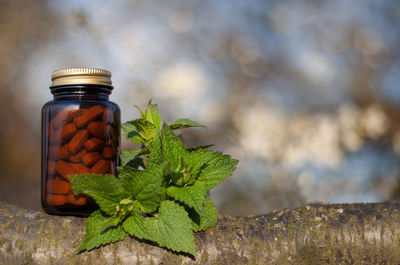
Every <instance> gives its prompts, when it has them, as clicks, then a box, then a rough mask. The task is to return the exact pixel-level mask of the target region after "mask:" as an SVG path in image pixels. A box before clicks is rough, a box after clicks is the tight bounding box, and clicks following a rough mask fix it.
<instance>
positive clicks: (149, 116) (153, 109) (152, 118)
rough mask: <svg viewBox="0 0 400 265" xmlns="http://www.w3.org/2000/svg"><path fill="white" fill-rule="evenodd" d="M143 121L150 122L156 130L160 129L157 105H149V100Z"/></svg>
mask: <svg viewBox="0 0 400 265" xmlns="http://www.w3.org/2000/svg"><path fill="white" fill-rule="evenodd" d="M144 119H145V120H147V121H149V122H151V123H152V124H153V125H154V126H155V127H156V128H157V129H160V127H161V117H160V113H159V112H158V108H157V105H154V104H151V100H150V101H149V103H148V104H147V110H146V113H145V114H144Z"/></svg>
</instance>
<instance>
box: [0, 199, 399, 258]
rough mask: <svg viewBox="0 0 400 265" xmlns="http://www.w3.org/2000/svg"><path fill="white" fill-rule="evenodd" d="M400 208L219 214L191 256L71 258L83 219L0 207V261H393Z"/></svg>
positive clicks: (319, 207) (126, 250)
mask: <svg viewBox="0 0 400 265" xmlns="http://www.w3.org/2000/svg"><path fill="white" fill-rule="evenodd" d="M399 206H400V203H398V202H391V203H389V202H387V203H370V204H311V205H308V206H305V207H301V208H298V209H294V210H289V209H285V210H279V211H274V212H271V213H269V214H266V215H262V216H250V217H226V216H225V217H220V218H219V222H218V226H217V227H216V228H213V229H209V230H208V231H207V232H201V233H197V234H196V243H197V246H198V248H197V249H198V252H197V258H196V259H192V258H190V257H188V256H183V255H178V254H176V253H172V252H170V251H168V250H166V249H163V248H159V247H157V246H152V245H149V244H145V243H142V242H138V241H137V240H135V239H132V238H126V239H125V240H123V241H121V242H118V243H116V244H112V245H108V246H105V247H101V248H99V249H95V250H93V251H90V252H84V253H81V254H77V253H76V252H75V249H76V248H77V247H78V245H79V243H80V242H81V241H82V240H83V238H84V231H85V219H83V218H76V217H60V216H50V215H46V214H44V213H41V212H36V211H33V210H26V209H22V208H19V207H17V206H14V205H10V204H7V203H4V202H0V264H43V265H44V264H52V265H54V264H399V263H400V246H399V244H400V243H399V239H400V212H399V208H400V207H399Z"/></svg>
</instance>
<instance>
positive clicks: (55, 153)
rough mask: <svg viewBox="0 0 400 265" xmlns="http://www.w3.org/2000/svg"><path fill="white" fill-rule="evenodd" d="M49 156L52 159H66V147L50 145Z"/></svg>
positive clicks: (67, 154) (67, 153)
mask: <svg viewBox="0 0 400 265" xmlns="http://www.w3.org/2000/svg"><path fill="white" fill-rule="evenodd" d="M49 157H50V159H51V160H53V161H56V160H59V159H66V158H68V157H69V152H68V148H67V147H65V146H50V147H49Z"/></svg>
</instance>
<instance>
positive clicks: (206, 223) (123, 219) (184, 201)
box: [69, 101, 238, 256]
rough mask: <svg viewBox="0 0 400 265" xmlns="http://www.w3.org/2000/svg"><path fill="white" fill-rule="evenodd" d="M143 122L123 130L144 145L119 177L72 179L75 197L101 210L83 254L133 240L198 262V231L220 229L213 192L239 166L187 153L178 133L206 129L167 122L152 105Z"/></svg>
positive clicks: (124, 159) (217, 155)
mask: <svg viewBox="0 0 400 265" xmlns="http://www.w3.org/2000/svg"><path fill="white" fill-rule="evenodd" d="M138 109H139V111H140V113H141V118H140V119H136V120H133V121H129V122H127V123H125V124H123V125H122V128H123V131H124V133H125V135H126V137H127V138H128V139H129V140H131V141H132V142H134V143H140V144H142V147H141V148H139V149H136V150H125V151H123V152H122V154H121V164H122V166H121V167H118V172H119V177H118V178H115V177H114V176H113V175H108V174H106V175H97V174H84V175H72V176H69V177H70V179H71V185H72V190H73V191H74V193H75V194H79V193H85V194H87V195H89V196H91V197H92V198H93V199H94V200H95V201H96V202H97V204H98V205H99V207H100V209H98V210H96V211H95V212H93V213H92V215H91V216H90V217H89V218H88V219H87V226H86V236H85V239H84V241H83V242H82V244H81V246H80V247H79V248H78V251H84V250H91V249H93V248H96V247H99V246H102V245H106V244H109V243H111V242H117V241H119V240H122V239H124V238H125V237H126V236H128V235H130V236H133V237H136V238H138V239H145V240H150V241H153V242H155V243H157V244H158V245H159V246H161V247H167V248H169V249H171V250H173V251H177V252H185V253H189V254H191V255H193V256H196V245H195V242H194V236H193V231H194V232H198V231H201V230H206V229H208V228H210V227H214V226H215V225H216V224H217V210H216V209H215V208H214V204H213V202H212V201H211V200H210V198H209V197H208V194H207V191H209V190H210V189H212V188H214V187H215V186H217V185H218V184H220V183H221V182H223V181H224V180H225V179H226V178H227V177H228V176H230V175H231V174H232V172H233V171H234V170H235V169H236V164H237V163H238V160H235V159H232V158H231V157H230V156H229V155H223V154H222V153H221V152H213V151H211V150H208V149H207V148H208V147H210V146H211V145H206V146H196V147H189V148H186V147H185V146H184V145H183V144H182V141H181V140H180V139H179V138H178V137H177V136H176V135H175V134H174V132H173V131H174V130H177V129H183V128H189V127H205V126H203V125H201V124H199V123H197V122H195V121H192V120H189V119H179V120H176V121H174V122H173V123H171V124H169V125H168V124H166V123H162V122H161V117H160V114H159V112H158V109H157V106H156V105H153V104H151V101H150V102H149V104H148V106H147V109H146V112H143V111H142V110H141V109H140V108H138Z"/></svg>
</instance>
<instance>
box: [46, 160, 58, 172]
mask: <svg viewBox="0 0 400 265" xmlns="http://www.w3.org/2000/svg"><path fill="white" fill-rule="evenodd" d="M47 173H48V174H49V175H50V176H52V175H55V174H56V162H53V161H50V160H48V161H47Z"/></svg>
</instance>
